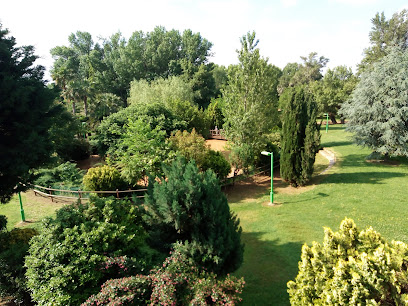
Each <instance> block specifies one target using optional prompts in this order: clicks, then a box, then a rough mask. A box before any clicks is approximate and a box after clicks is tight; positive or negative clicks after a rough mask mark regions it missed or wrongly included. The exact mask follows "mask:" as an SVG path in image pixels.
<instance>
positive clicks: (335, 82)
mask: <svg viewBox="0 0 408 306" xmlns="http://www.w3.org/2000/svg"><path fill="white" fill-rule="evenodd" d="M357 82H358V78H357V77H356V76H355V75H354V74H353V71H352V70H351V68H347V67H346V66H337V67H335V68H334V69H328V70H327V72H326V74H325V75H324V77H323V79H321V80H320V81H315V82H313V83H312V84H311V86H310V87H311V90H312V91H313V94H314V96H315V99H316V102H317V104H318V106H319V111H320V112H323V113H328V114H329V117H330V120H331V121H332V122H333V123H337V121H336V115H337V113H338V110H339V109H340V107H341V105H342V104H343V103H344V102H346V101H347V100H348V99H349V97H350V95H351V93H352V92H353V90H354V88H355V87H356V85H357ZM342 121H343V122H344V119H342Z"/></svg>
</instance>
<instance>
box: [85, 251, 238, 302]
mask: <svg viewBox="0 0 408 306" xmlns="http://www.w3.org/2000/svg"><path fill="white" fill-rule="evenodd" d="M181 248H182V246H181V245H180V244H177V245H176V247H175V250H174V251H173V252H171V256H170V257H168V258H167V259H166V260H165V262H164V263H163V265H162V266H160V267H158V268H156V269H154V270H152V271H151V272H150V274H149V275H147V276H145V275H136V276H132V277H129V278H122V279H112V280H109V281H107V282H106V283H105V284H103V285H102V289H101V291H100V292H99V293H98V294H97V295H93V296H91V297H90V298H89V299H88V300H87V301H86V302H85V303H84V304H83V305H101V304H103V305H105V304H121V305H136V304H137V305H141V304H151V305H207V304H208V303H211V304H213V305H235V304H236V303H237V302H239V301H241V299H240V297H239V295H240V294H241V293H242V289H243V287H244V284H245V282H244V280H243V279H242V278H241V279H237V278H235V277H234V276H229V275H228V276H226V277H225V278H223V279H217V275H215V274H214V273H211V272H206V271H205V270H202V269H200V268H199V267H197V266H196V265H195V264H194V262H192V261H191V260H190V259H189V258H188V257H187V256H186V255H185V253H183V251H181Z"/></svg>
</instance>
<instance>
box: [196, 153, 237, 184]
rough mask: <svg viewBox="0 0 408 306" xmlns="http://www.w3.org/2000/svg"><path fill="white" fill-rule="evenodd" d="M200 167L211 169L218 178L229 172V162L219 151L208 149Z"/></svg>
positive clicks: (225, 175) (224, 176)
mask: <svg viewBox="0 0 408 306" xmlns="http://www.w3.org/2000/svg"><path fill="white" fill-rule="evenodd" d="M201 169H202V170H203V171H206V170H209V169H211V170H212V171H214V173H215V174H216V175H217V177H218V178H219V179H223V178H226V177H227V176H228V174H229V173H230V172H231V164H230V163H229V162H228V160H226V159H225V157H224V155H222V154H221V153H220V152H217V151H214V150H208V152H207V154H206V155H205V160H204V162H203V163H202V165H201Z"/></svg>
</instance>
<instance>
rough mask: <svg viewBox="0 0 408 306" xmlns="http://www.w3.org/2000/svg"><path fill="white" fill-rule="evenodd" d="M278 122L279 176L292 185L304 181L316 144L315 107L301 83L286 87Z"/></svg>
mask: <svg viewBox="0 0 408 306" xmlns="http://www.w3.org/2000/svg"><path fill="white" fill-rule="evenodd" d="M287 99H288V101H286V103H285V104H286V107H285V110H284V114H283V125H282V151H281V159H280V170H281V177H282V178H283V179H284V180H286V181H288V182H289V183H290V184H291V185H293V186H298V185H305V184H306V183H307V182H308V181H309V179H310V177H311V175H312V173H313V164H314V162H315V156H316V152H317V150H318V147H319V144H320V133H319V129H318V125H317V123H316V119H317V107H316V103H315V102H314V101H313V99H312V96H311V95H310V94H308V93H307V92H306V90H305V88H304V87H296V88H289V89H288V92H287Z"/></svg>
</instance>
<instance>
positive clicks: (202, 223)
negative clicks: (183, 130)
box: [145, 158, 243, 275]
mask: <svg viewBox="0 0 408 306" xmlns="http://www.w3.org/2000/svg"><path fill="white" fill-rule="evenodd" d="M163 171H164V173H165V177H162V178H161V179H160V180H159V181H157V180H154V179H153V178H151V179H150V184H149V187H148V193H147V196H146V198H145V205H146V206H147V213H148V218H147V222H148V224H149V226H150V233H151V237H150V241H151V243H152V246H154V247H156V248H160V249H161V250H162V251H167V252H168V251H169V249H170V247H171V245H172V244H173V243H175V242H176V241H182V242H185V241H188V242H190V244H189V249H188V253H190V254H191V255H192V257H194V259H195V261H196V262H197V265H199V266H204V267H206V268H207V269H208V270H209V271H212V272H215V273H216V274H219V275H224V274H226V273H229V272H232V271H235V270H236V269H237V268H238V267H239V266H240V265H241V263H242V256H243V245H242V244H241V231H242V229H241V227H240V226H239V219H238V218H237V217H236V215H234V214H233V213H231V211H230V209H229V206H228V201H227V198H226V197H225V195H224V193H222V191H221V187H220V184H219V180H218V179H217V177H216V176H215V174H214V173H213V172H212V171H207V172H200V171H199V170H198V168H197V166H196V164H195V163H194V161H190V162H188V163H187V162H186V161H185V160H184V159H183V158H178V159H177V160H176V161H174V162H173V163H172V164H171V166H168V167H163Z"/></svg>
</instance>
